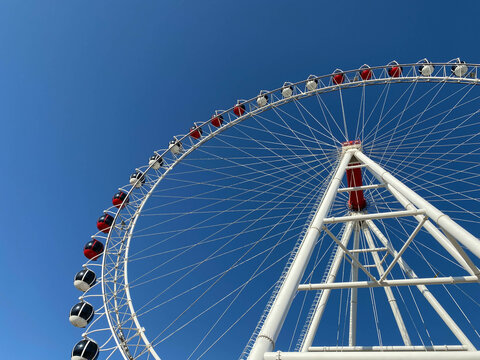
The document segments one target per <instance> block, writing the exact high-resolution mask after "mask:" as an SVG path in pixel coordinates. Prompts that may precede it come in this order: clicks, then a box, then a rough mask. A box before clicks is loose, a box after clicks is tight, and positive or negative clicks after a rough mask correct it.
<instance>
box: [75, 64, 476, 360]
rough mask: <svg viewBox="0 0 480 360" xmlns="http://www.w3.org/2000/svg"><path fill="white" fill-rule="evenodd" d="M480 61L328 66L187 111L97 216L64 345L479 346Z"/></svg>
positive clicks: (205, 350)
mask: <svg viewBox="0 0 480 360" xmlns="http://www.w3.org/2000/svg"><path fill="white" fill-rule="evenodd" d="M479 71H480V64H471V63H466V62H464V61H461V60H460V59H454V60H451V61H449V62H444V63H433V62H430V61H428V60H427V59H423V60H421V61H419V62H417V63H410V64H399V63H397V62H396V61H393V62H391V63H389V64H387V65H385V66H376V67H371V66H368V65H363V66H361V67H360V68H358V69H354V70H349V71H343V70H340V69H336V70H335V71H334V72H333V73H331V74H328V75H324V76H316V75H310V76H309V77H308V78H307V79H305V80H302V81H299V82H295V83H290V82H285V83H284V84H283V85H282V86H281V87H279V88H277V89H275V90H272V91H263V90H262V91H260V92H259V94H258V95H256V96H255V97H253V98H251V99H248V100H238V101H237V102H236V103H235V105H234V106H233V107H231V108H229V109H227V110H217V111H214V112H213V115H212V116H211V118H209V119H207V120H205V121H200V120H199V121H198V122H193V121H192V122H193V125H192V127H191V128H190V130H189V131H188V133H186V134H183V135H177V136H173V138H172V140H171V142H170V143H169V144H168V146H166V147H165V148H163V149H159V150H157V151H154V153H153V154H152V155H151V157H150V158H149V159H148V161H146V163H145V165H142V166H140V167H139V168H137V169H135V171H134V172H133V174H132V175H131V176H130V178H129V181H128V183H127V184H126V185H124V186H122V187H120V188H119V189H118V192H116V193H115V195H114V196H113V200H112V206H111V207H108V208H107V209H106V210H104V212H103V214H101V216H100V217H99V218H98V221H97V228H98V232H97V233H95V234H94V235H93V236H92V238H91V240H90V241H88V243H87V244H86V245H85V248H84V254H85V256H86V257H87V258H88V261H87V262H86V263H85V264H84V265H83V268H82V269H81V270H80V271H79V272H78V273H77V274H76V275H75V279H74V285H75V287H76V288H77V289H78V290H80V291H81V292H82V294H81V296H80V298H79V302H78V303H77V304H76V305H74V306H73V307H72V309H71V311H70V322H71V323H72V324H73V325H74V326H76V327H80V328H84V329H85V330H84V332H83V333H82V334H81V337H82V338H81V340H80V341H79V342H78V343H77V344H76V345H75V346H74V348H73V350H72V360H96V359H97V358H98V359H102V360H103V359H125V360H133V359H152V360H153V359H155V360H158V359H220V358H224V359H230V358H232V359H233V358H238V359H243V360H246V359H248V360H261V359H265V360H273V359H282V360H289V359H291V360H297V359H350V358H352V359H353V358H358V359H387V358H388V359H406V358H407V357H408V358H409V359H417V358H418V359H433V358H435V359H438V358H442V359H443V358H444V359H451V358H452V357H454V358H456V359H480V353H478V352H477V348H479V347H480V300H479V299H480V296H479V295H480V287H479V284H478V283H479V281H480V277H479V276H480V271H479V269H478V267H477V265H476V264H478V262H479V261H478V258H479V257H480V241H479V239H478V238H477V237H476V236H475V234H478V233H479V230H480V226H479V221H480V185H479V184H480V150H479V146H480V86H479V85H480V79H479V76H480V74H479ZM451 352H454V354H453V355H452V353H451Z"/></svg>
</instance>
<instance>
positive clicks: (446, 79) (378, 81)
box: [87, 62, 480, 360]
mask: <svg viewBox="0 0 480 360" xmlns="http://www.w3.org/2000/svg"><path fill="white" fill-rule="evenodd" d="M429 64H431V65H433V66H440V67H444V68H445V69H446V67H448V66H452V64H453V65H454V64H455V63H452V62H447V63H429ZM419 65H420V64H419V63H407V64H398V63H397V64H396V66H400V67H406V68H407V67H411V68H413V69H416V68H417V67H418V66H419ZM464 65H466V66H467V67H469V68H470V67H473V68H474V69H475V73H477V69H478V68H480V64H472V63H465V64H464ZM391 66H392V65H391V64H388V65H382V66H377V67H369V69H371V70H377V71H379V72H381V73H383V74H385V75H386V76H385V77H379V78H374V79H370V80H357V81H345V82H342V83H340V84H329V85H327V86H319V87H318V88H316V89H314V90H309V91H303V92H302V91H297V93H296V94H292V96H290V97H288V98H280V99H279V100H277V101H274V102H273V101H272V102H269V103H268V104H267V105H265V106H257V105H255V101H256V100H257V98H258V96H259V95H257V96H255V97H253V98H251V99H249V100H245V101H242V102H241V104H244V105H249V106H251V109H252V110H250V111H245V113H244V114H243V115H241V116H239V117H237V118H235V119H233V120H230V121H228V122H225V124H224V125H222V126H220V127H219V128H217V129H215V130H214V131H212V132H210V133H209V134H208V135H207V136H203V137H202V138H201V139H199V140H198V141H197V142H195V143H193V145H192V146H190V147H189V148H188V149H185V151H184V152H183V153H182V154H181V155H180V156H174V159H173V162H170V163H169V164H168V166H167V167H166V168H165V170H164V171H163V172H162V174H161V175H160V176H158V177H157V178H156V179H155V181H154V182H153V185H151V188H150V189H149V191H148V192H147V193H146V194H145V195H143V197H141V198H142V200H141V201H140V202H139V205H138V208H137V210H136V211H135V215H134V217H133V218H131V226H130V227H129V231H128V232H125V237H124V239H126V242H125V244H124V246H123V245H122V247H121V249H120V250H119V251H118V255H117V260H118V261H117V263H116V265H121V263H122V262H123V264H124V270H123V271H124V274H123V277H124V279H125V282H124V283H121V285H117V284H115V286H119V287H121V288H124V289H125V293H126V294H127V302H128V306H129V309H130V312H131V317H132V319H133V321H134V322H135V324H136V326H137V330H138V332H139V334H140V336H141V338H142V341H143V342H144V343H145V346H146V348H147V349H148V351H149V352H150V353H151V354H152V356H153V357H154V358H155V359H160V357H159V356H158V354H157V353H156V351H155V349H154V347H153V346H151V344H150V343H149V341H148V338H147V337H146V336H145V333H144V331H143V328H142V326H141V324H140V322H139V320H138V318H137V316H136V314H135V309H134V306H133V302H132V299H131V295H130V288H129V282H128V255H129V249H130V242H131V238H132V236H133V233H134V229H135V226H136V222H137V220H138V218H139V217H140V215H141V213H142V210H143V207H144V206H145V204H146V203H147V201H148V199H149V198H150V196H151V194H152V193H153V192H154V191H155V189H156V188H157V186H158V185H159V184H160V183H161V181H162V180H163V179H164V178H165V176H167V175H168V173H169V172H170V171H172V170H173V169H174V168H175V167H176V165H178V164H179V163H180V162H181V161H182V160H183V159H185V158H186V157H187V156H188V155H189V154H191V153H192V152H193V151H195V150H196V149H198V148H199V147H201V146H202V145H203V144H205V143H206V142H208V141H209V140H211V139H213V138H215V137H216V136H218V135H219V134H221V133H223V132H224V131H225V130H227V129H228V128H230V127H233V126H235V125H237V124H239V123H241V122H243V121H245V120H246V119H248V118H251V117H253V116H255V115H258V114H261V113H263V112H265V111H268V110H271V109H275V108H277V107H281V106H283V105H285V104H287V103H290V102H293V101H297V100H301V99H304V98H308V97H312V96H315V95H320V94H323V93H328V92H334V91H341V90H343V89H349V88H356V87H362V86H373V85H385V84H390V83H391V84H394V83H415V82H431V83H461V84H471V85H480V79H477V78H476V77H475V78H468V77H456V76H447V75H445V76H421V75H417V76H400V77H398V78H392V77H389V76H388V74H387V72H386V71H387V69H389V68H390V67H391ZM364 69H365V68H362V67H360V68H357V69H353V70H348V71H343V72H342V73H343V74H345V75H347V79H348V75H351V74H357V73H358V72H359V71H361V70H364ZM335 74H337V73H336V72H333V73H330V74H327V75H322V76H317V77H313V78H311V79H316V80H318V81H322V79H331V78H332V77H333V76H334V75H335ZM307 81H309V79H306V80H302V81H299V82H296V83H291V86H293V87H295V89H299V88H298V87H299V86H301V85H305V84H306V83H307ZM283 88H284V87H283V86H282V87H280V88H277V89H274V90H271V91H265V92H264V93H263V95H267V96H272V95H274V94H276V93H279V92H281V90H282V89H283ZM272 99H273V97H272ZM233 110H234V107H231V108H229V109H228V110H224V111H220V112H217V113H216V115H217V116H218V115H228V114H231V113H232V112H233ZM210 121H211V119H209V120H207V121H205V122H202V123H201V124H200V125H198V127H205V126H208V125H209V123H210ZM187 138H189V134H188V133H187V134H185V135H183V136H179V137H178V138H177V137H175V139H176V140H178V141H179V142H183V141H185V140H186V139H187ZM169 151H170V150H169V149H168V148H167V149H165V150H164V151H163V152H160V151H155V154H157V155H159V156H160V157H161V158H162V159H163V158H164V157H165V156H166V155H168V153H169ZM151 168H152V165H149V166H143V167H140V168H139V169H137V170H139V171H142V173H143V174H144V175H146V174H147V173H148V172H149V171H150V170H151ZM134 190H135V186H133V185H132V186H131V187H130V189H129V190H127V191H128V192H127V197H129V196H130V195H131V194H132V193H133V191H134ZM121 211H122V208H118V210H116V211H115V213H114V221H113V224H116V221H117V219H118V216H119V214H120V212H121ZM106 212H111V211H109V210H107V211H106ZM112 213H113V212H112ZM113 227H114V225H113V226H112V229H111V230H110V232H109V233H108V234H107V236H106V242H105V251H104V255H106V254H108V253H109V245H111V233H112V230H113ZM97 235H98V234H97ZM121 251H123V253H122V254H123V255H124V257H123V259H122V258H121V254H120V252H121ZM87 264H88V262H87ZM101 267H102V275H101V284H102V286H101V288H102V296H103V301H104V305H105V312H106V315H107V316H106V317H107V320H108V323H109V327H110V330H111V331H112V335H113V337H114V339H115V341H116V343H117V346H118V347H119V349H121V351H120V352H121V354H122V356H123V357H124V358H125V359H126V360H128V357H127V355H126V354H124V349H125V347H126V348H128V344H124V343H123V342H122V340H121V339H118V338H117V336H118V334H117V333H116V332H115V330H114V325H113V322H114V320H113V319H111V317H110V316H111V314H112V313H114V312H115V311H110V310H108V309H107V305H106V304H108V303H110V301H109V299H111V298H112V296H107V292H106V289H105V283H104V281H105V275H106V274H107V273H108V266H107V261H106V256H104V257H103V259H102V266H101ZM113 298H115V301H116V295H114V296H113ZM117 315H118V314H117Z"/></svg>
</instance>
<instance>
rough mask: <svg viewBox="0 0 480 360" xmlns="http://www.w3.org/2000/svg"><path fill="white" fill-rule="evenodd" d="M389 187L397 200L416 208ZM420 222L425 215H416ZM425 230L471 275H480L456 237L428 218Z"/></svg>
mask: <svg viewBox="0 0 480 360" xmlns="http://www.w3.org/2000/svg"><path fill="white" fill-rule="evenodd" d="M387 189H388V190H389V191H390V192H391V193H392V195H393V196H394V197H395V198H396V199H397V201H398V202H399V203H400V204H402V205H403V207H405V209H407V210H416V207H415V206H414V205H413V204H412V203H411V202H410V201H408V199H407V198H406V197H405V196H403V195H402V194H400V193H399V192H398V191H397V190H395V188H394V187H393V186H391V185H387ZM414 217H415V219H417V221H418V222H420V221H422V220H423V216H421V215H416V216H414ZM423 227H424V228H425V230H427V231H428V232H429V234H430V235H431V236H433V238H434V239H435V240H437V241H438V243H439V244H440V245H441V246H442V247H443V248H444V249H445V250H447V251H448V253H449V254H450V255H451V256H452V257H453V258H454V259H455V260H457V262H458V263H459V264H460V265H462V267H463V268H464V269H465V270H466V271H468V272H469V273H470V275H477V276H478V275H480V271H479V270H478V268H477V267H476V266H475V264H473V262H472V260H471V259H470V257H469V256H468V255H467V254H466V253H465V251H463V249H462V248H461V247H460V246H459V245H458V243H457V242H456V240H455V239H453V238H447V237H446V236H445V235H444V234H443V233H442V232H441V231H440V230H439V229H438V228H437V227H436V226H435V225H433V224H432V222H431V221H430V220H427V221H426V222H425V224H424V225H423Z"/></svg>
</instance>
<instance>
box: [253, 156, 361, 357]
mask: <svg viewBox="0 0 480 360" xmlns="http://www.w3.org/2000/svg"><path fill="white" fill-rule="evenodd" d="M353 151H355V150H348V151H345V152H344V153H343V154H342V155H341V157H340V162H339V164H338V167H337V170H336V171H335V174H334V176H333V177H332V179H331V180H330V184H329V186H328V188H327V190H326V192H325V194H324V196H323V198H322V201H321V202H320V205H319V207H318V210H317V212H316V214H315V216H314V218H313V220H312V223H311V224H310V226H309V228H308V230H307V232H306V233H305V236H304V238H303V241H302V244H301V245H300V249H299V250H298V252H297V254H296V256H295V259H294V260H293V263H292V265H291V266H290V269H289V270H288V273H287V276H286V277H285V281H284V282H283V284H282V286H281V288H280V290H279V292H278V294H277V297H276V298H275V301H274V302H273V305H272V308H271V309H270V312H269V313H268V315H267V317H266V319H265V322H264V323H263V326H262V329H261V330H260V333H259V335H258V337H257V339H256V340H255V343H254V344H253V347H252V350H251V351H250V354H249V356H248V359H249V360H263V356H264V354H265V353H266V352H268V351H272V350H273V349H274V347H275V341H276V340H277V337H278V334H279V333H280V329H281V328H282V325H283V322H284V321H285V317H286V316H287V313H288V310H289V309H290V306H291V304H292V301H293V298H294V297H295V294H296V293H297V291H298V285H299V284H300V281H301V279H302V277H303V274H304V272H305V269H306V267H307V264H308V262H309V260H310V257H311V255H312V252H313V249H314V247H315V243H316V242H317V240H318V237H319V236H320V231H321V228H322V225H323V219H324V218H325V216H326V215H327V212H328V211H329V209H330V207H331V205H332V203H333V200H334V199H335V196H336V194H337V190H338V188H339V186H340V183H341V181H342V178H343V176H344V174H345V169H346V167H347V166H348V163H349V161H350V159H351V158H352V154H353Z"/></svg>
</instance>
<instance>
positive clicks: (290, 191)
mask: <svg viewBox="0 0 480 360" xmlns="http://www.w3.org/2000/svg"><path fill="white" fill-rule="evenodd" d="M313 176H314V175H312V176H311V177H313ZM308 180H309V178H306V179H303V180H302V181H300V184H301V185H302V186H298V187H297V188H295V189H288V190H287V191H285V192H283V193H273V194H274V195H275V198H274V201H276V200H277V199H279V198H281V197H284V196H285V195H288V198H292V197H293V198H295V197H297V198H302V196H305V194H302V193H301V192H300V189H302V188H303V187H304V186H305V183H306V182H307V181H308ZM297 185H298V184H297ZM272 188H275V186H272V187H270V188H267V189H265V190H263V191H259V192H258V193H257V194H256V195H254V196H253V198H256V197H258V196H260V195H263V194H264V193H267V192H271V189H272ZM248 191H249V190H245V192H248ZM297 193H300V194H302V195H301V196H299V195H297ZM248 201H249V199H245V200H244V201H243V202H241V203H236V204H234V205H232V206H231V207H230V208H228V209H226V210H224V212H226V211H229V210H232V209H234V208H236V207H238V206H239V205H240V204H243V203H245V202H248ZM266 204H267V203H266ZM278 204H280V203H278V202H277V205H278ZM264 205H265V204H264ZM264 205H262V206H260V207H258V208H257V210H258V209H264ZM277 205H276V206H277ZM210 206H212V204H207V205H205V206H203V207H201V208H200V209H204V208H207V207H210ZM247 215H249V214H245V215H244V216H243V217H242V218H244V217H246V216H247ZM179 216H181V215H178V216H177V217H179ZM166 221H169V220H164V221H163V222H162V221H161V222H158V223H156V224H154V225H150V226H148V227H146V228H143V229H141V230H137V235H136V236H137V237H139V236H141V235H138V233H141V232H144V231H147V230H150V229H152V228H154V227H158V226H159V225H162V224H164V222H166ZM207 221H209V219H205V220H203V221H201V222H199V223H197V224H196V225H195V226H198V225H199V224H203V223H205V222H207ZM163 233H165V232H160V233H156V235H159V234H163Z"/></svg>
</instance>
